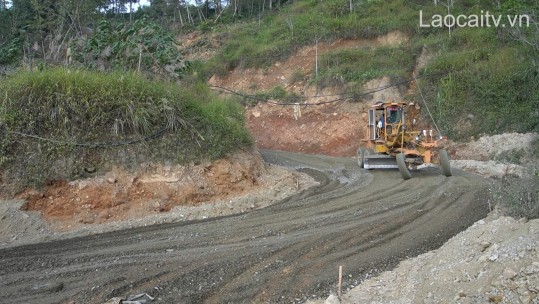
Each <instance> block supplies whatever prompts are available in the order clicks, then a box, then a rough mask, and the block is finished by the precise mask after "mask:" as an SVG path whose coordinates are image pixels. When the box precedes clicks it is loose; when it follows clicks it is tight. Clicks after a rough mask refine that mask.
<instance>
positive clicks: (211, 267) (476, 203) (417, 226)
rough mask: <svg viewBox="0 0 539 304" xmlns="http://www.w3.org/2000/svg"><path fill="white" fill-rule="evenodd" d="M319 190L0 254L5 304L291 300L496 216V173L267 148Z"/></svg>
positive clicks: (269, 156)
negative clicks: (366, 163) (408, 168)
mask: <svg viewBox="0 0 539 304" xmlns="http://www.w3.org/2000/svg"><path fill="white" fill-rule="evenodd" d="M263 155H264V158H265V159H266V160H267V161H268V162H271V163H275V164H280V165H284V166H289V167H293V168H302V170H303V171H304V172H307V173H309V174H311V175H313V176H314V177H315V178H316V179H317V180H318V181H319V182H320V183H321V185H320V186H319V187H315V188H311V189H309V190H307V191H305V192H303V193H301V194H299V195H296V196H295V197H292V198H290V199H288V200H286V201H283V202H281V203H279V204H276V205H273V206H270V207H268V208H265V209H260V210H256V211H252V212H249V213H244V214H241V215H235V216H229V217H223V218H215V219H208V220H204V221H194V222H182V223H176V224H165V225H157V226H152V227H144V228H137V229H130V230H123V231H116V232H111V233H106V234H101V235H94V236H88V237H81V238H76V239H68V240H62V241H55V242H50V243H41V244H33V245H27V246H21V247H16V248H9V249H4V250H1V251H0V302H2V303H103V302H105V301H106V300H108V299H110V298H112V297H125V296H127V295H133V294H139V293H148V294H150V295H151V296H153V297H155V298H156V299H157V298H160V299H162V301H161V302H157V303H292V302H303V301H305V299H306V298H309V297H312V296H314V295H316V296H317V297H325V296H327V295H328V292H329V291H330V290H334V289H335V285H336V281H337V275H338V266H339V265H343V266H344V286H345V287H347V286H350V285H351V284H354V283H356V282H357V281H358V280H361V278H364V277H365V276H366V275H370V274H374V273H376V272H378V271H382V270H385V269H389V268H392V267H394V266H395V265H396V264H397V263H398V262H399V261H400V260H402V259H404V258H406V257H411V256H416V255H418V254H420V253H422V252H425V251H428V250H431V249H434V248H437V247H439V246H440V245H441V244H443V243H444V242H445V241H446V240H448V239H449V238H450V237H452V236H453V235H455V234H457V233H458V232H460V231H462V230H463V229H465V228H467V227H469V226H470V225H471V224H472V223H474V222H475V221H477V220H479V219H481V218H483V217H485V216H486V214H487V212H488V210H487V207H486V201H487V199H488V183H487V181H486V180H484V179H482V178H480V177H477V176H474V175H471V174H467V173H464V172H462V171H456V170H455V171H456V172H455V174H454V176H453V177H450V178H446V177H444V176H443V175H441V174H440V172H439V170H438V169H435V168H430V169H425V170H423V171H420V172H414V173H413V178H412V179H411V180H408V181H403V180H402V179H401V178H400V174H399V173H398V171H393V170H392V171H365V170H362V169H359V168H358V167H357V165H356V163H355V160H353V159H347V158H332V157H325V156H313V155H302V154H293V153H285V152H274V151H273V152H272V151H265V152H263Z"/></svg>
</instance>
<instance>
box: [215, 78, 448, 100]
mask: <svg viewBox="0 0 539 304" xmlns="http://www.w3.org/2000/svg"><path fill="white" fill-rule="evenodd" d="M445 74H447V73H434V74H426V75H422V76H418V77H414V78H412V79H409V80H403V81H399V82H396V83H393V84H390V85H387V86H383V87H379V88H377V89H374V90H371V91H367V92H363V91H355V92H348V93H344V94H328V95H317V96H285V97H282V99H292V100H298V99H316V98H322V97H334V96H342V95H350V96H344V97H341V98H335V99H332V100H327V101H321V102H315V103H302V104H301V105H303V106H318V105H324V104H329V103H335V102H339V101H344V100H348V99H352V98H357V97H360V96H365V95H370V94H374V93H376V92H380V91H383V90H386V89H389V88H392V87H396V86H399V85H403V84H408V83H410V82H413V81H415V80H417V79H420V78H425V77H432V76H436V75H445ZM416 83H417V82H416ZM210 88H213V89H215V90H216V91H220V92H221V93H224V94H231V95H237V96H240V97H243V98H248V99H252V100H255V101H258V102H265V103H268V104H273V105H279V106H293V105H296V104H298V102H275V101H271V100H269V99H264V98H262V97H260V96H258V95H249V94H244V93H240V92H237V91H234V90H232V89H230V88H225V87H221V86H216V85H211V86H210ZM422 96H423V95H422Z"/></svg>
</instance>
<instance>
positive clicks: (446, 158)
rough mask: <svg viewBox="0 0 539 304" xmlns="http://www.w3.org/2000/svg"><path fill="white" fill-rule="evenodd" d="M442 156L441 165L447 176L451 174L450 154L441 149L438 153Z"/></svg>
mask: <svg viewBox="0 0 539 304" xmlns="http://www.w3.org/2000/svg"><path fill="white" fill-rule="evenodd" d="M438 154H439V157H440V167H442V172H443V174H444V175H445V176H448V177H449V176H451V175H453V173H452V172H451V164H450V163H449V155H448V154H447V151H446V150H440V152H439V153H438Z"/></svg>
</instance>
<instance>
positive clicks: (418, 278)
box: [309, 214, 539, 304]
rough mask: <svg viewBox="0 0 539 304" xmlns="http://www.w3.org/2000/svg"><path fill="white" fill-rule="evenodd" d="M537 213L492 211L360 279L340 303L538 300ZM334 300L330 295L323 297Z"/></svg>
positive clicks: (538, 227)
mask: <svg viewBox="0 0 539 304" xmlns="http://www.w3.org/2000/svg"><path fill="white" fill-rule="evenodd" d="M538 248H539V219H537V220H532V221H529V222H528V221H526V220H525V219H523V220H515V219H513V218H510V217H504V216H501V217H497V216H496V215H495V214H491V215H490V216H489V217H488V218H486V219H484V220H480V221H478V222H476V223H475V224H474V225H472V226H471V227H470V228H468V229H467V230H465V231H463V232H461V233H459V234H458V235H456V236H454V237H453V238H451V239H450V240H449V241H448V242H446V243H445V244H444V245H443V246H442V247H441V248H439V249H437V250H433V251H430V252H427V253H425V254H422V255H420V256H418V257H416V258H413V259H408V260H406V261H403V262H401V263H400V264H399V266H398V267H397V268H395V269H394V270H393V271H387V272H384V273H382V274H380V275H379V276H376V277H374V278H370V279H367V280H365V281H363V282H362V283H361V284H360V285H359V286H357V287H356V288H354V289H352V290H351V291H349V292H348V293H347V294H345V295H344V296H343V298H342V301H341V303H384V304H389V303H395V304H396V303H399V304H404V303H539V249H538ZM324 302H325V303H334V302H338V300H337V301H336V297H335V296H332V297H330V298H328V299H327V300H326V301H324V300H319V301H313V302H309V303H311V304H315V303H324Z"/></svg>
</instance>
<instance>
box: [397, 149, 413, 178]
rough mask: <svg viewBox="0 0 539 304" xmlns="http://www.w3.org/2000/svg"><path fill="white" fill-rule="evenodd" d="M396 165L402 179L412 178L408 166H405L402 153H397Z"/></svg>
mask: <svg viewBox="0 0 539 304" xmlns="http://www.w3.org/2000/svg"><path fill="white" fill-rule="evenodd" d="M397 166H398V167H399V172H400V173H401V176H402V179H404V180H408V179H410V178H412V174H411V173H410V170H408V167H407V166H406V160H405V157H404V154H402V153H400V154H397Z"/></svg>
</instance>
